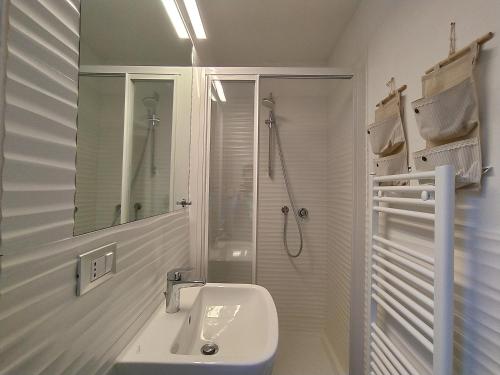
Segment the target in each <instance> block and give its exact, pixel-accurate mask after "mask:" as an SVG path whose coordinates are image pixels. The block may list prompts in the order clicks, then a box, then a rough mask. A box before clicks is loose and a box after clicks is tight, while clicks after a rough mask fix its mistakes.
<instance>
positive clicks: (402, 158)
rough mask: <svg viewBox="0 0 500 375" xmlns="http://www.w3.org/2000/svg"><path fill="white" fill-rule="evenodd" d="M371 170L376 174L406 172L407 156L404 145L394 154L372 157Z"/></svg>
mask: <svg viewBox="0 0 500 375" xmlns="http://www.w3.org/2000/svg"><path fill="white" fill-rule="evenodd" d="M373 170H374V172H375V175H376V176H385V175H389V174H401V173H408V157H407V151H406V147H404V146H403V147H402V149H401V151H400V152H398V153H396V154H394V155H389V156H385V157H382V158H378V159H374V160H373Z"/></svg>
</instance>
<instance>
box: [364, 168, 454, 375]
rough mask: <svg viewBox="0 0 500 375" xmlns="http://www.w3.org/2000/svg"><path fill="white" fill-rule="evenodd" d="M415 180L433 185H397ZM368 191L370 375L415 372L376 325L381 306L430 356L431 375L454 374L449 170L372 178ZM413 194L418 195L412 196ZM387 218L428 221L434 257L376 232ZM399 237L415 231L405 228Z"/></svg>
mask: <svg viewBox="0 0 500 375" xmlns="http://www.w3.org/2000/svg"><path fill="white" fill-rule="evenodd" d="M420 179H425V180H426V182H428V181H431V183H430V184H429V185H407V186H401V185H396V184H395V183H398V182H401V181H418V180H420ZM381 184H383V186H381ZM369 192H370V194H371V199H370V200H369V201H370V212H371V215H372V216H371V217H372V225H371V234H370V247H369V262H370V264H369V272H370V278H369V282H370V289H369V291H370V293H369V297H370V301H369V302H370V337H369V339H370V342H369V355H370V359H369V362H370V374H371V375H418V374H419V372H418V371H417V370H416V368H415V365H414V364H412V363H411V361H410V360H409V359H408V358H407V357H406V356H405V354H404V353H403V352H402V350H400V349H398V347H399V346H398V345H397V344H396V343H395V342H393V339H392V338H391V337H390V335H389V334H386V333H385V332H384V330H383V329H382V328H381V322H383V320H382V318H381V316H380V315H379V313H380V312H381V311H383V312H384V313H385V314H386V315H388V316H390V317H391V318H392V319H393V320H394V321H395V322H397V323H398V324H399V325H400V326H401V327H402V328H403V329H404V330H405V331H406V332H407V334H409V335H410V336H412V337H413V338H414V339H415V340H416V342H418V343H419V344H420V345H422V346H423V347H424V348H426V349H427V350H429V351H430V352H431V353H432V355H433V357H432V358H433V363H432V367H433V374H435V375H452V371H453V370H452V369H453V363H452V362H453V353H452V348H453V247H454V240H453V238H454V235H453V226H454V215H455V172H454V169H453V167H452V166H449V165H446V166H441V167H437V168H436V170H435V171H431V172H422V173H409V174H401V175H392V176H370V189H369ZM416 193H417V194H418V193H420V197H418V196H417V197H415V194H416ZM387 194H390V196H387ZM401 194H403V196H400V195H401ZM411 195H413V196H412V197H409V196H411ZM390 205H395V206H397V208H394V207H389V206H390ZM430 211H432V212H430ZM381 215H384V216H381ZM392 215H396V216H403V217H407V218H412V219H418V220H424V221H427V222H428V221H431V222H433V224H434V247H433V249H434V254H433V256H429V255H425V254H422V253H420V252H418V251H416V250H414V249H412V248H411V247H408V246H406V245H403V244H400V243H398V242H397V241H395V240H393V239H389V238H386V236H385V233H384V232H382V231H380V230H379V229H380V223H381V221H382V220H384V219H385V217H386V216H392ZM405 235H407V236H408V237H409V238H411V237H412V236H413V234H412V232H411V231H408V232H407V233H405ZM416 345H418V344H416Z"/></svg>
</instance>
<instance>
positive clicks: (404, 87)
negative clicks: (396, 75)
mask: <svg viewBox="0 0 500 375" xmlns="http://www.w3.org/2000/svg"><path fill="white" fill-rule="evenodd" d="M406 87H407V86H406V85H403V86H401V87H400V88H399V89H397V92H399V93H402V92H403V91H405V90H406ZM395 94H396V93H395V92H393V93H392V94H389V96H387V97H385V98H384V99H382V100H381V101H380V102H378V103H377V107H380V106H381V105H384V104H385V103H387V102H388V101H389V100H391V99H392V98H394V95H395Z"/></svg>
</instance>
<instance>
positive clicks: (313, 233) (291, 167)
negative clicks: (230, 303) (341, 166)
mask: <svg viewBox="0 0 500 375" xmlns="http://www.w3.org/2000/svg"><path fill="white" fill-rule="evenodd" d="M260 85H261V96H267V95H268V94H269V92H271V91H272V92H273V95H274V97H275V100H276V111H275V112H276V120H277V124H278V127H279V131H280V136H281V141H282V144H283V150H284V153H285V158H286V163H287V168H288V173H289V178H290V182H291V187H292V190H293V194H294V196H295V201H296V205H297V208H300V207H306V208H307V209H308V210H309V215H310V216H309V219H307V220H306V221H305V222H304V223H303V230H304V251H303V253H302V255H301V256H300V257H299V258H297V259H293V260H292V259H291V258H290V257H288V255H287V254H286V252H285V249H284V247H283V237H282V236H283V214H282V213H281V207H282V206H284V205H288V206H290V204H289V202H288V197H287V195H286V190H285V185H284V182H283V177H282V173H281V166H280V163H279V157H278V154H277V148H276V149H275V150H276V155H275V157H274V174H275V177H274V180H270V179H269V177H268V176H267V160H268V134H269V130H268V127H267V126H266V125H265V124H264V120H265V118H266V116H267V110H266V108H261V109H262V110H261V115H260V124H259V126H260V134H259V137H260V145H259V202H258V203H259V213H258V215H259V216H258V237H257V238H258V239H257V283H258V284H259V285H262V286H264V287H266V288H267V289H268V290H269V292H270V293H271V295H272V296H273V298H274V301H275V303H276V307H277V310H278V315H279V321H280V328H283V329H293V330H294V331H308V332H320V331H322V330H323V328H324V326H325V317H326V289H327V288H326V285H327V247H326V241H327V235H326V233H327V226H326V219H327V209H326V199H327V191H326V189H327V175H326V172H327V162H326V155H327V127H328V122H327V86H326V85H325V83H324V82H322V81H318V80H310V81H306V80H283V79H281V80H280V79H263V80H261V83H260ZM288 233H289V234H288V243H289V246H290V250H291V251H293V252H296V251H297V249H298V245H299V241H298V234H297V227H296V224H295V221H294V218H293V216H292V215H291V214H290V217H289V228H288Z"/></svg>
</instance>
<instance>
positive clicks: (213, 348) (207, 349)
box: [201, 342, 219, 355]
mask: <svg viewBox="0 0 500 375" xmlns="http://www.w3.org/2000/svg"><path fill="white" fill-rule="evenodd" d="M218 351H219V347H218V346H217V344H215V343H213V342H209V343H208V344H205V345H203V346H202V347H201V354H204V355H214V354H215V353H217V352H218Z"/></svg>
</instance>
